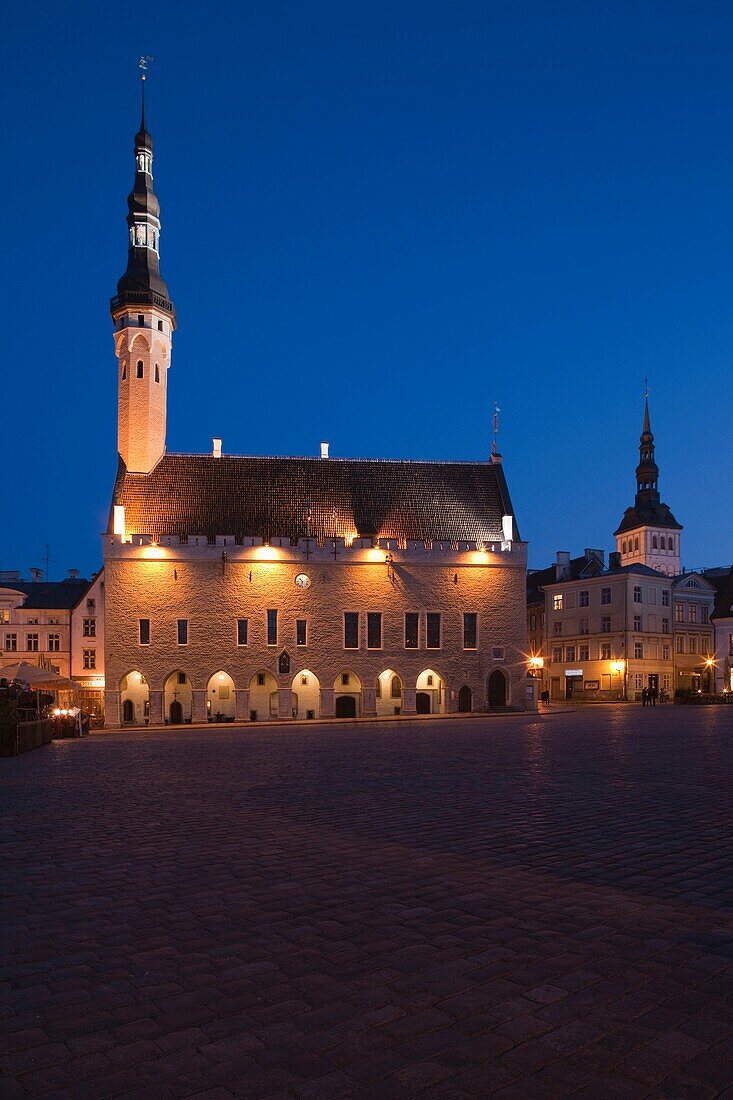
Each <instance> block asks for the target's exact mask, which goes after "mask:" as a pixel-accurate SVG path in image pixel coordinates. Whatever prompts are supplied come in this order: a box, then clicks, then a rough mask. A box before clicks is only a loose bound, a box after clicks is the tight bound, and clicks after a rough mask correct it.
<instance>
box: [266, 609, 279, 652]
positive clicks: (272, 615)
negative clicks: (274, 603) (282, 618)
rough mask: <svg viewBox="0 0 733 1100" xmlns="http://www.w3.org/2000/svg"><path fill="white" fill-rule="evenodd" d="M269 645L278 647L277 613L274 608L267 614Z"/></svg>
mask: <svg viewBox="0 0 733 1100" xmlns="http://www.w3.org/2000/svg"><path fill="white" fill-rule="evenodd" d="M267 644H268V645H277V611H276V610H275V608H273V607H271V608H269V609H268V612H267Z"/></svg>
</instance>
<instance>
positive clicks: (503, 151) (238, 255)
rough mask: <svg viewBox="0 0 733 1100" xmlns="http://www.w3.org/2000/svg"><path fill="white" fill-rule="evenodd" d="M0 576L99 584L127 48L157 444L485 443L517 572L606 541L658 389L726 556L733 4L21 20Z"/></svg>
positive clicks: (669, 436)
mask: <svg viewBox="0 0 733 1100" xmlns="http://www.w3.org/2000/svg"><path fill="white" fill-rule="evenodd" d="M4 37H5V43H4V45H5V50H4V54H5V57H4V62H3V68H4V72H3V78H2V79H3V85H4V89H3V100H4V103H3V111H4V116H5V120H6V138H5V152H6V154H7V155H6V157H5V171H4V174H3V185H4V188H5V192H6V193H5V201H4V204H3V205H4V219H3V237H4V247H3V250H2V252H3V257H2V272H3V290H4V293H3V295H2V305H3V337H4V346H3V366H2V370H3V377H4V385H3V398H4V400H3V403H2V407H3V415H2V438H3V451H2V455H3V460H2V484H3V492H2V519H3V523H2V538H1V539H0V568H2V569H11V568H19V569H22V570H23V572H24V574H27V570H28V568H29V567H30V566H35V565H41V566H43V565H44V555H45V549H44V548H45V546H46V544H48V545H49V546H50V556H51V562H50V577H51V579H58V578H60V577H62V576H63V575H64V573H65V571H66V569H67V568H68V567H70V566H74V567H77V568H79V569H81V571H82V573H85V574H89V573H90V572H91V571H92V570H94V569H95V568H98V566H99V565H100V564H101V544H100V538H99V533H100V532H101V531H102V530H103V528H104V527H105V525H106V522H107V513H108V508H109V502H110V496H111V491H112V483H113V479H114V474H115V470H116V461H117V459H116V361H115V358H114V354H113V344H112V325H111V322H110V319H109V313H108V306H109V298H110V296H111V295H112V294H113V293H114V292H115V286H116V282H117V279H118V278H119V276H120V275H121V274H122V272H123V271H124V268H125V263H126V256H127V229H126V225H125V214H126V196H127V194H128V192H129V190H130V188H131V185H132V181H133V174H134V164H133V157H132V138H133V135H134V133H135V131H136V129H137V126H138V121H139V81H138V79H137V76H138V74H137V68H136V62H137V58H138V56H139V55H140V54H142V53H144V54H149V55H152V56H153V57H154V58H155V60H154V62H153V64H152V65H151V70H150V79H149V80H148V83H147V89H148V126H149V129H150V130H151V132H152V134H153V138H154V141H155V164H154V176H155V189H156V192H157V194H158V197H159V199H160V202H161V218H162V223H163V231H162V235H161V270H162V273H163V276H164V278H165V279H166V281H167V283H168V287H169V290H170V292H171V295H172V298H173V300H174V302H175V305H176V309H177V314H178V323H179V328H178V331H177V333H176V335H175V338H174V346H173V357H172V368H171V372H170V376H169V387H170V388H169V407H168V449H169V450H171V451H189V452H206V451H208V450H210V447H211V437H212V436H214V435H218V436H221V437H222V438H223V440H224V451H225V452H229V453H240V454H242V453H243V454H282V455H285V454H287V455H300V454H306V455H316V454H318V451H319V443H320V441H321V440H328V441H329V442H330V444H331V454H332V455H333V456H336V457H341V456H345V457H385V458H387V457H388V458H420V459H431V458H432V459H471V460H473V459H482V458H486V457H488V454H489V450H490V445H491V413H492V403H493V401H494V400H495V399H496V400H498V402H499V404H500V406H501V431H500V449H501V451H502V453H503V455H504V462H505V469H506V473H507V478H508V480H509V486H510V490H511V492H512V496H513V499H514V505H515V509H516V512H517V516H518V520H519V524H520V530H521V534H522V537H523V538H525V539H528V540H529V556H530V564H531V565H534V566H537V567H541V566H543V565H545V564H547V563H548V561H549V560H550V559H551V558H553V557H554V554H555V551H556V550H558V549H563V550H570V551H572V552H573V553H574V554H575V553H579V552H582V550H583V548H584V547H586V546H588V547H603V548H605V549H606V550H610V549H612V548H613V540H612V532H613V530H614V529H615V527H616V526H617V525H618V523H619V521H620V520H621V517H622V515H623V511H624V509H625V508H626V507H628V506H629V505H631V504H632V503H633V494H634V468H635V465H636V462H637V460H638V437H639V432H640V430H641V423H642V415H643V393H644V378H645V376H647V375H648V377H649V384H650V389H651V399H650V404H651V412H652V429H653V431H654V433H655V437H656V444H657V461H658V463H659V466H660V491H661V494H662V499H663V500H665V501H666V502H667V503H668V504H669V505H670V506H671V508H672V510H673V511H674V513H675V515H676V516H677V519H678V520H679V521H680V522H681V523H682V524H683V525H684V532H683V564H684V565H685V566H686V567H687V568H694V567H700V566H704V565H720V564H729V563H730V561H731V557H732V556H733V550H732V547H733V537H732V535H733V508H731V487H730V486H731V469H732V468H733V445H732V444H731V432H730V424H731V407H732V405H733V402H732V400H731V359H732V358H733V295H732V293H731V291H732V289H733V6H731V4H730V3H710V2H698V3H695V4H692V3H689V2H687V3H682V4H681V3H675V2H674V0H672V2H665V3H653V2H645V3H643V4H639V3H638V0H634V2H633V3H631V2H630V3H623V2H619V0H613V2H609V3H602V2H601V3H594V2H588V3H562V2H560V3H554V2H553V3H550V2H549V0H548V2H545V3H531V2H530V3H523V4H508V3H493V2H488V0H481V2H461V0H443V2H442V3H431V2H429V0H424V2H420V3H408V2H405V0H384V2H382V0H369V2H368V3H354V2H348V0H347V2H344V0H338V2H333V3H330V2H321V0H314V2H312V3H303V2H299V0H293V2H288V3H279V2H276V0H274V2H273V0H268V2H266V3H258V4H251V3H245V4H240V3H232V4H217V3H214V4H209V5H202V4H198V3H197V4H192V3H186V2H184V3H175V4H167V3H158V4H156V5H152V6H150V8H149V10H148V9H146V8H145V7H144V6H143V7H142V8H141V7H140V6H138V7H137V8H135V7H134V6H133V7H132V8H131V7H129V6H128V7H125V6H124V5H123V6H119V5H98V4H97V3H95V4H89V5H87V4H74V3H70V4H67V5H59V4H56V3H53V4H51V3H48V2H46V3H41V4H35V5H13V6H11V8H10V9H9V12H8V13H6V16H5V17H4Z"/></svg>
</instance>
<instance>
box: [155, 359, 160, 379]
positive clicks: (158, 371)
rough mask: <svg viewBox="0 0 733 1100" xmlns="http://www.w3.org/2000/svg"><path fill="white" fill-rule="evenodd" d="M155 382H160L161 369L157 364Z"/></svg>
mask: <svg viewBox="0 0 733 1100" xmlns="http://www.w3.org/2000/svg"><path fill="white" fill-rule="evenodd" d="M155 381H156V382H160V367H159V366H158V364H157V363H156V364H155Z"/></svg>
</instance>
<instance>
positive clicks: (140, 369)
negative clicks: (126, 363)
mask: <svg viewBox="0 0 733 1100" xmlns="http://www.w3.org/2000/svg"><path fill="white" fill-rule="evenodd" d="M137 376H138V378H142V376H143V361H142V359H138V361H137Z"/></svg>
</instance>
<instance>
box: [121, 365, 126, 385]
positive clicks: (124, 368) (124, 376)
mask: <svg viewBox="0 0 733 1100" xmlns="http://www.w3.org/2000/svg"><path fill="white" fill-rule="evenodd" d="M126 378H127V363H123V364H122V381H123V382H124V381H125V379H126Z"/></svg>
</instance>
